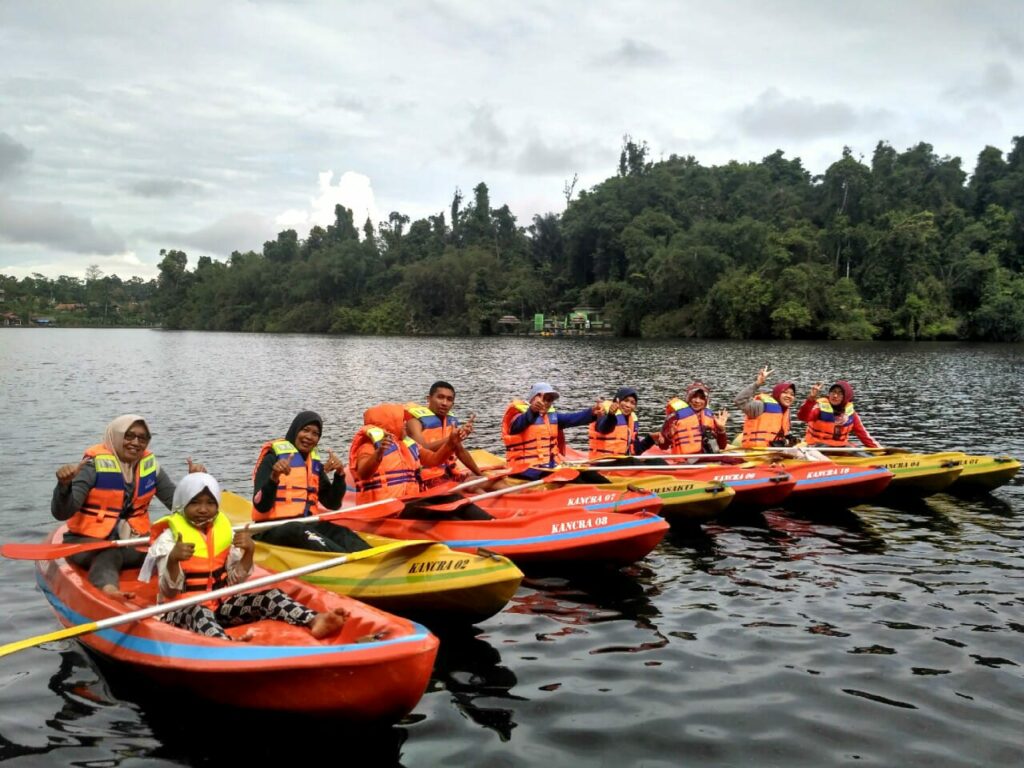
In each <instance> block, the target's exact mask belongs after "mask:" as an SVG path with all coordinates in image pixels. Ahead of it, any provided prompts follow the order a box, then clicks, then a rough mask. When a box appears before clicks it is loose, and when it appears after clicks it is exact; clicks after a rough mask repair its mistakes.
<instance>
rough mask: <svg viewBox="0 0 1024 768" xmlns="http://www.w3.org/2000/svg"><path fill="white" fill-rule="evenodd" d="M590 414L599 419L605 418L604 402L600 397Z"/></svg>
mask: <svg viewBox="0 0 1024 768" xmlns="http://www.w3.org/2000/svg"><path fill="white" fill-rule="evenodd" d="M590 412H591V413H593V414H594V415H595V416H598V417H601V416H604V413H605V411H604V400H602V399H601V398H600V397H599V398H597V401H596V402H595V403H594V407H593V408H591V409H590Z"/></svg>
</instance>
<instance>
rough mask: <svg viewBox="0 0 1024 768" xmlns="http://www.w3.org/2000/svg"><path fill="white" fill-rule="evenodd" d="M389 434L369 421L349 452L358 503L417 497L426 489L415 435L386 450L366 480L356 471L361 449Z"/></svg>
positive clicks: (349, 463)
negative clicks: (423, 485)
mask: <svg viewBox="0 0 1024 768" xmlns="http://www.w3.org/2000/svg"><path fill="white" fill-rule="evenodd" d="M386 434H388V433H387V432H385V431H384V430H383V429H381V428H380V427H375V426H373V425H372V424H366V425H364V426H362V427H360V428H359V431H358V432H356V436H355V438H354V439H353V440H352V446H351V447H350V448H349V451H348V466H349V470H350V471H351V473H352V477H354V478H355V481H356V503H357V504H368V503H369V502H371V501H378V500H379V499H400V498H403V497H405V496H414V495H415V494H417V493H419V492H420V491H421V490H422V483H421V481H420V471H421V468H420V447H419V445H418V444H417V443H416V441H415V440H413V439H412V438H411V437H406V438H404V439H403V440H400V441H395V442H392V443H391V445H390V447H389V448H388V449H387V450H386V451H384V455H383V456H382V457H381V460H380V464H378V465H377V471H376V472H374V473H373V474H372V475H371V476H370V477H369V478H367V479H366V480H361V479H360V478H359V473H358V472H357V471H356V464H357V459H358V454H359V449H360V448H361V447H362V446H364V445H367V444H369V445H372V446H374V447H376V446H377V443H379V442H380V441H381V440H383V439H384V435H386Z"/></svg>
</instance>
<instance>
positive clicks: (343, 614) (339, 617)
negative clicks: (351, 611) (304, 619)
mask: <svg viewBox="0 0 1024 768" xmlns="http://www.w3.org/2000/svg"><path fill="white" fill-rule="evenodd" d="M347 618H348V611H346V610H345V609H344V608H335V609H334V610H333V611H329V612H328V613H318V614H317V615H316V618H315V619H313V623H312V624H310V625H309V631H310V632H312V633H313V637H315V638H316V639H317V640H322V639H323V638H325V637H327V636H328V635H333V634H334V633H335V632H337V631H338V630H340V629H341V628H342V627H343V626H345V619H347Z"/></svg>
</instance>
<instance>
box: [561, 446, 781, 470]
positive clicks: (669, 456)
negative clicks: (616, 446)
mask: <svg viewBox="0 0 1024 768" xmlns="http://www.w3.org/2000/svg"><path fill="white" fill-rule="evenodd" d="M763 450H766V449H763V448H753V449H751V450H749V451H745V452H743V453H727V452H722V453H659V454H657V455H656V456H608V457H606V458H603V459H588V460H587V461H579V462H574V461H567V462H565V466H567V467H569V466H571V467H586V466H587V465H589V464H599V463H600V462H602V461H617V460H619V459H631V460H632V461H689V460H690V459H717V458H721V457H723V456H724V457H727V458H743V457H744V456H747V455H748V454H750V453H753V452H757V451H763ZM592 469H598V467H596V466H595V467H592ZM602 471H603V470H602Z"/></svg>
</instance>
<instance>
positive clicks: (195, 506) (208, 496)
mask: <svg viewBox="0 0 1024 768" xmlns="http://www.w3.org/2000/svg"><path fill="white" fill-rule="evenodd" d="M184 513H185V519H186V520H188V521H189V522H190V523H191V524H192V527H194V528H198V529H199V530H201V531H202V530H206V528H207V527H208V526H209V525H210V523H212V522H213V518H215V517H216V516H217V499H215V498H214V496H213V494H212V493H210V491H209V490H207V489H206V488H204V489H203V490H202V491H200V492H199V493H198V494H196V495H195V496H193V497H192V501H190V502H189V503H188V504H186V505H185V510H184Z"/></svg>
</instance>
